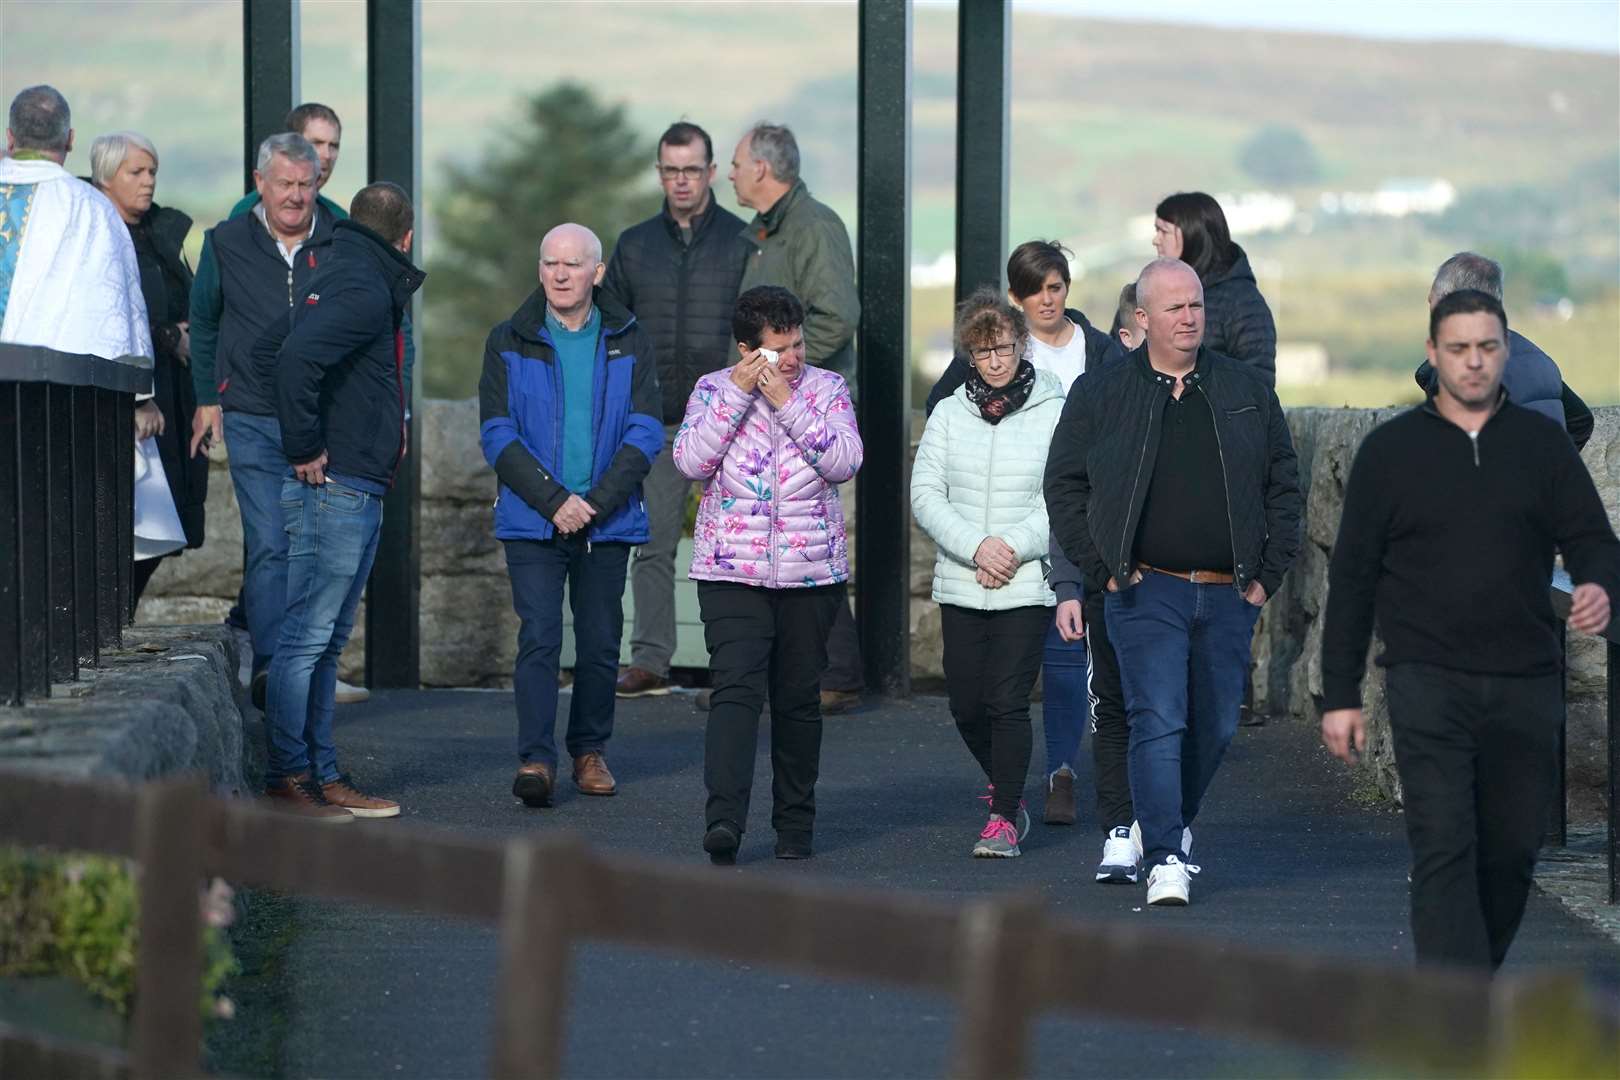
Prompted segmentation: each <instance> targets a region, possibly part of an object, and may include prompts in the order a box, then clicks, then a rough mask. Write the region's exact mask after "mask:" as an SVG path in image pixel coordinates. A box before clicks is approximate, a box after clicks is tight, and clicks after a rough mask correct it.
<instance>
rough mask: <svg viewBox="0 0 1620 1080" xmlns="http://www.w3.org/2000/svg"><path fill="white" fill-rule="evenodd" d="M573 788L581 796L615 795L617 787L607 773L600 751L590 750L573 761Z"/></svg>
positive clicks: (610, 774) (610, 775)
mask: <svg viewBox="0 0 1620 1080" xmlns="http://www.w3.org/2000/svg"><path fill="white" fill-rule="evenodd" d="M574 786H575V787H577V788H579V793H580V794H581V795H616V794H618V791H619V785H618V784H617V783H615V782H614V780H613V774H612V773H610V772H608V767H607V762H605V761H603V760H602V752H601V751H600V750H592V751H591V752H590V753H588V754H581V755H580V756H579V757H577V758H575V759H574Z"/></svg>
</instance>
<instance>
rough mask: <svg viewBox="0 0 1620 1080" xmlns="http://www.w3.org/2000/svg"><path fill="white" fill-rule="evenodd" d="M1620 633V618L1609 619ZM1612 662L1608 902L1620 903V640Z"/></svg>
mask: <svg viewBox="0 0 1620 1080" xmlns="http://www.w3.org/2000/svg"><path fill="white" fill-rule="evenodd" d="M1609 632H1610V633H1611V634H1615V633H1620V620H1615V621H1611V622H1610V623H1609ZM1608 664H1609V671H1608V675H1609V903H1611V904H1620V641H1616V640H1615V638H1614V637H1610V638H1609V643H1608Z"/></svg>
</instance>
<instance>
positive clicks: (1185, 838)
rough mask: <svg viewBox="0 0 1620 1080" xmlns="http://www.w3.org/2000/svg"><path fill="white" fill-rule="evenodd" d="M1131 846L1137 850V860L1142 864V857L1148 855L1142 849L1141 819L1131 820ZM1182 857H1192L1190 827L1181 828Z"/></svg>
mask: <svg viewBox="0 0 1620 1080" xmlns="http://www.w3.org/2000/svg"><path fill="white" fill-rule="evenodd" d="M1131 848H1132V850H1134V851H1135V852H1136V861H1137V863H1138V865H1140V864H1141V862H1142V859H1143V858H1144V857H1146V855H1147V852H1145V851H1143V850H1142V823H1141V822H1140V821H1133V822H1131ZM1181 857H1182V858H1183V859H1190V858H1192V830H1191V829H1189V828H1183V829H1182V830H1181Z"/></svg>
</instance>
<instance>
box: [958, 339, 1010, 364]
mask: <svg viewBox="0 0 1620 1080" xmlns="http://www.w3.org/2000/svg"><path fill="white" fill-rule="evenodd" d="M1016 348H1018V342H1016V341H1003V342H1001V343H1000V344H998V345H987V346H985V347H984V348H982V349H969V350H968V352H969V354H970V355H971V356H972V357H973V359H975V360H988V359H990V354H991V353H995V354H996V355H997V356H1011V355H1012V354H1013V350H1014V349H1016Z"/></svg>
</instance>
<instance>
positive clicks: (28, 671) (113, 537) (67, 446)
mask: <svg viewBox="0 0 1620 1080" xmlns="http://www.w3.org/2000/svg"><path fill="white" fill-rule="evenodd" d="M151 381H152V371H151V368H150V367H138V366H136V365H134V364H129V363H121V362H118V361H113V360H106V359H103V358H101V357H96V356H79V355H73V354H69V353H62V352H57V351H56V350H54V349H47V348H42V347H39V346H32V345H7V344H0V704H7V705H20V704H22V703H24V702H26V701H30V700H38V699H41V698H45V697H48V696H50V691H51V684H52V683H53V682H67V681H72V680H74V679H77V678H78V674H79V669H80V668H81V667H90V666H94V665H95V664H96V663H97V661H98V660H99V658H100V650H102V649H109V648H115V647H117V646H118V645H119V644H120V643H121V634H122V631H123V628H124V626H125V625H127V624H128V622H129V620H130V617H131V615H132V611H131V588H130V573H131V569H132V566H133V563H132V557H133V554H134V505H133V496H134V476H135V438H134V409H135V402H134V393H135V391H137V390H145V389H149V387H150V384H151Z"/></svg>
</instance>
